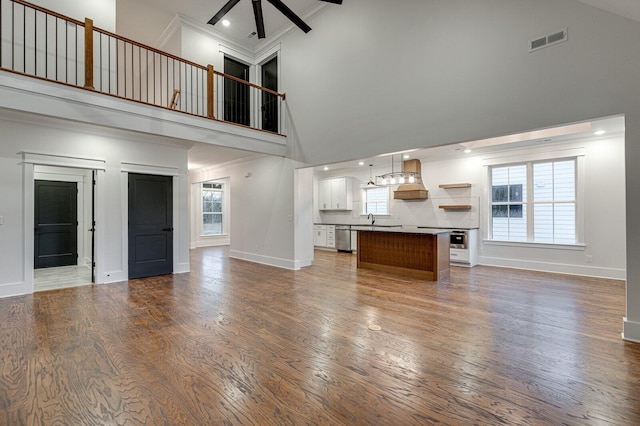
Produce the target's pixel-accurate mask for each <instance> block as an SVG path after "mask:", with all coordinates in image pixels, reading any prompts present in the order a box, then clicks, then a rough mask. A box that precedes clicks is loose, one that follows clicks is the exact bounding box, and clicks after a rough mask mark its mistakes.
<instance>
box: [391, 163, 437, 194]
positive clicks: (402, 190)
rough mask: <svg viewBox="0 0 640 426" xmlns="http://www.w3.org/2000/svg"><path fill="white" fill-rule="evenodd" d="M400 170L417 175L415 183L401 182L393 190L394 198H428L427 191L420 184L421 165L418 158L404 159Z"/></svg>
mask: <svg viewBox="0 0 640 426" xmlns="http://www.w3.org/2000/svg"><path fill="white" fill-rule="evenodd" d="M402 171H403V172H404V173H405V174H406V173H414V174H415V175H416V176H419V177H420V179H417V182H415V183H403V184H400V185H399V186H398V188H397V189H396V190H395V191H393V199H394V200H426V199H427V198H429V191H427V190H426V188H425V187H424V185H423V184H422V165H421V164H420V160H405V161H404V162H403V163H402Z"/></svg>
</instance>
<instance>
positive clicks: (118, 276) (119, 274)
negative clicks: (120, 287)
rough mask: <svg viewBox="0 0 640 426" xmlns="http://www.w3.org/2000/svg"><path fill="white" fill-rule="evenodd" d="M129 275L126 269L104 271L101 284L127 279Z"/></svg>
mask: <svg viewBox="0 0 640 426" xmlns="http://www.w3.org/2000/svg"><path fill="white" fill-rule="evenodd" d="M128 279H129V277H128V276H127V274H126V273H125V272H124V271H111V272H105V273H104V279H103V280H102V282H101V283H100V284H111V283H119V282H122V281H127V280H128Z"/></svg>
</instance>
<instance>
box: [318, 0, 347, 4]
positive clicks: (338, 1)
mask: <svg viewBox="0 0 640 426" xmlns="http://www.w3.org/2000/svg"><path fill="white" fill-rule="evenodd" d="M320 1H324V2H327V3H333V4H342V0H320Z"/></svg>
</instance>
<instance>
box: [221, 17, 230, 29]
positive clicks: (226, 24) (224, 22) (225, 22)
mask: <svg viewBox="0 0 640 426" xmlns="http://www.w3.org/2000/svg"><path fill="white" fill-rule="evenodd" d="M222 25H224V26H225V27H228V26H229V25H231V22H229V20H228V19H223V20H222Z"/></svg>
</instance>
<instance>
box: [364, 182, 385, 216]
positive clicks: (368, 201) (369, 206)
mask: <svg viewBox="0 0 640 426" xmlns="http://www.w3.org/2000/svg"><path fill="white" fill-rule="evenodd" d="M363 199H364V201H363V203H362V205H363V212H362V213H363V214H369V213H371V214H374V215H376V214H381V215H388V214H389V187H388V186H376V187H374V188H365V189H364V190H363Z"/></svg>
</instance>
